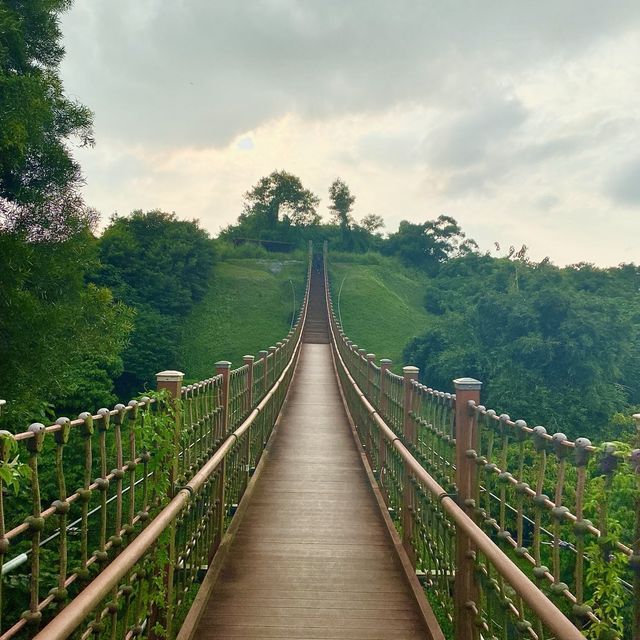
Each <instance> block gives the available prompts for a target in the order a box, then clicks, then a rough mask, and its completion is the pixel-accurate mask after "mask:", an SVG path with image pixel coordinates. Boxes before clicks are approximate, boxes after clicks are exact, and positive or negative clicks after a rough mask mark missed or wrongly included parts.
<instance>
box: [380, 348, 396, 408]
mask: <svg viewBox="0 0 640 640" xmlns="http://www.w3.org/2000/svg"><path fill="white" fill-rule="evenodd" d="M392 364H393V362H392V361H391V360H389V358H382V359H381V360H380V406H379V407H377V409H379V411H380V413H381V414H382V415H383V416H386V415H387V410H388V406H389V405H388V403H387V371H389V369H391V365H392Z"/></svg>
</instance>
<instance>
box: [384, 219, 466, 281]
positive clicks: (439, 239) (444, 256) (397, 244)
mask: <svg viewBox="0 0 640 640" xmlns="http://www.w3.org/2000/svg"><path fill="white" fill-rule="evenodd" d="M476 248H477V245H476V243H475V242H474V241H473V240H470V239H467V237H466V235H465V234H464V232H463V231H462V229H461V228H460V226H459V225H458V223H457V222H456V221H455V220H454V219H453V218H451V217H449V216H439V217H438V218H437V219H436V220H427V221H426V222H422V223H413V222H408V221H407V220H403V221H402V222H401V223H400V226H399V228H398V231H397V232H396V233H392V234H391V235H390V236H389V240H388V242H387V245H386V249H385V250H386V252H387V253H390V254H395V255H398V256H399V257H400V259H401V260H402V261H403V262H404V263H405V264H407V265H408V266H413V267H418V268H420V269H423V270H425V271H426V272H427V273H431V274H434V273H436V272H437V271H438V269H439V268H440V266H441V265H442V264H444V263H445V262H446V261H447V260H448V259H449V258H452V257H455V256H460V255H465V254H467V253H469V252H471V251H473V250H475V249H476Z"/></svg>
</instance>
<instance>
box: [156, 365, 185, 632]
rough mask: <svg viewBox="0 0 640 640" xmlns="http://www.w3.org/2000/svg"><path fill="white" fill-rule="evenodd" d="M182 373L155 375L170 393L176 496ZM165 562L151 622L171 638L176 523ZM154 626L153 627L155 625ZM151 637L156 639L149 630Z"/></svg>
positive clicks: (171, 481)
mask: <svg viewBox="0 0 640 640" xmlns="http://www.w3.org/2000/svg"><path fill="white" fill-rule="evenodd" d="M183 379H184V373H182V372H181V371H161V372H160V373H157V374H156V388H157V389H158V391H162V390H166V391H167V393H168V394H169V402H170V405H171V409H172V410H173V411H174V412H175V421H174V430H173V454H172V459H171V466H170V468H169V495H170V496H171V497H173V496H175V495H176V493H177V488H178V484H179V483H178V480H179V474H180V455H181V451H180V433H181V430H182V412H181V410H180V396H181V394H182V381H183ZM167 555H168V558H169V559H168V562H167V564H166V565H165V567H164V585H165V590H166V594H165V599H164V606H163V607H162V608H159V607H157V606H155V605H154V608H153V609H152V612H151V619H152V620H157V621H159V622H160V624H161V625H162V626H164V628H165V630H166V631H167V634H168V635H169V637H170V634H171V633H172V623H173V582H174V572H175V567H176V560H177V557H176V525H175V522H173V523H172V524H171V526H170V527H169V540H168V550H167ZM154 626H155V625H154ZM150 637H151V638H155V637H157V636H156V634H155V631H154V630H153V629H152V631H151V635H150Z"/></svg>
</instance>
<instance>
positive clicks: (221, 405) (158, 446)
mask: <svg viewBox="0 0 640 640" xmlns="http://www.w3.org/2000/svg"><path fill="white" fill-rule="evenodd" d="M310 253H311V252H310ZM326 258H327V255H326V247H325V251H324V256H322V255H319V256H315V257H314V258H313V259H312V258H311V255H310V260H309V275H308V281H307V290H306V294H305V299H304V302H303V305H302V307H301V310H300V314H299V318H298V320H297V322H296V324H295V325H294V327H293V328H292V330H291V331H290V333H289V335H287V336H286V338H285V339H284V340H282V342H279V343H277V345H275V346H273V347H271V348H269V350H266V351H261V352H260V354H259V357H257V358H254V357H253V356H246V357H245V361H244V363H243V365H242V366H241V367H239V368H236V369H232V368H231V365H230V363H229V362H218V363H217V364H216V371H215V374H214V375H213V376H212V377H211V378H209V379H207V380H203V381H202V382H199V383H197V384H191V385H187V386H183V385H182V378H183V374H182V373H180V372H177V371H163V372H161V373H159V374H158V385H157V387H158V391H157V392H155V393H153V394H151V393H150V394H149V395H148V396H145V397H142V398H139V399H137V400H132V401H131V402H129V403H128V405H126V406H125V405H121V404H120V405H117V406H116V407H115V408H114V409H112V410H108V409H100V410H99V411H98V412H97V414H95V415H92V414H91V413H82V414H81V415H80V416H79V417H78V418H77V419H74V420H69V419H67V418H60V419H58V420H57V421H56V422H55V423H54V424H52V425H49V426H45V425H42V424H32V425H31V426H30V427H29V428H28V429H27V430H26V431H23V432H19V433H17V434H14V435H12V434H9V433H7V432H2V433H0V455H1V456H2V460H3V461H4V463H5V464H3V466H2V475H1V477H0V484H1V485H2V491H0V565H1V566H2V575H3V580H2V587H1V589H2V590H1V598H2V599H1V602H0V612H1V615H2V620H1V625H2V626H1V628H0V640H7V639H9V638H33V637H35V638H37V639H38V640H59V639H62V638H68V637H74V638H109V639H120V638H138V637H144V638H169V639H174V638H179V639H180V640H189V639H191V638H354V639H355V638H361V639H365V638H367V639H368V638H381V639H392V638H407V639H408V638H433V639H439V638H456V640H466V639H474V638H476V639H479V638H500V639H507V638H519V637H522V638H530V639H532V640H535V639H540V640H542V639H544V638H547V639H548V638H557V639H562V640H570V639H578V638H582V637H584V636H585V635H586V636H587V637H592V638H607V639H608V638H621V639H622V638H638V637H640V621H639V619H640V618H639V616H640V581H639V575H638V570H639V567H640V547H639V545H640V522H638V518H640V516H638V513H639V509H638V505H637V504H635V505H627V508H628V511H629V513H631V514H635V515H634V516H633V517H632V520H631V522H632V524H631V525H630V526H629V527H628V529H629V530H628V531H627V530H620V528H618V529H615V530H613V529H612V528H611V527H610V526H609V524H608V523H609V518H608V515H609V513H608V511H609V509H612V508H613V505H615V495H616V494H615V491H616V487H618V486H619V483H620V482H624V483H626V484H627V485H629V486H631V487H632V488H635V489H634V492H633V493H632V495H637V494H638V491H637V483H638V475H637V473H636V471H637V469H638V464H639V463H640V452H639V451H638V450H635V451H631V450H629V451H620V450H617V449H616V448H615V447H614V446H613V445H607V446H603V447H596V446H595V445H592V444H591V443H590V442H589V441H588V440H586V439H577V440H575V441H570V440H568V439H567V438H566V437H565V436H564V435H563V434H559V433H556V434H553V435H551V434H548V433H547V432H546V430H545V429H544V428H543V427H541V426H537V427H535V428H531V427H529V426H527V424H526V423H525V422H524V421H522V420H516V421H513V420H511V419H510V418H509V416H507V415H497V414H496V412H495V411H492V410H489V409H486V408H485V407H483V406H482V405H481V404H480V386H481V385H480V383H479V382H478V381H476V380H473V379H470V378H462V379H458V380H455V381H454V386H455V394H450V393H444V392H440V391H436V390H434V389H431V388H429V387H427V386H425V385H423V384H421V383H420V382H419V381H418V374H419V372H418V370H417V369H416V368H415V367H410V366H409V367H404V369H403V375H397V374H396V373H394V372H393V371H392V363H391V362H390V361H388V360H380V361H379V363H377V364H376V361H375V356H374V354H371V353H367V352H366V350H365V349H362V348H358V347H357V346H356V345H354V344H353V343H352V342H351V341H350V340H349V339H348V338H347V337H346V336H345V334H344V332H343V331H342V329H341V326H340V323H339V322H338V321H337V319H336V316H335V315H334V313H333V306H332V302H331V296H330V293H329V286H328V277H327V269H326V262H327V260H326ZM383 312H384V311H383V310H381V313H383ZM375 321H376V319H375V318H371V322H375ZM16 456H18V457H17V458H16ZM16 492H17V493H16ZM16 495H17V496H18V497H16ZM52 495H53V496H54V497H55V499H54V500H53V501H52V503H51V501H46V500H45V499H44V496H52ZM27 497H30V499H27ZM588 509H590V511H588ZM587 513H596V514H597V518H596V519H594V520H593V521H589V520H587V519H586V514H587ZM633 518H635V520H634V519H633ZM634 527H635V530H634ZM627 538H628V540H627ZM594 548H595V552H594ZM613 564H616V566H617V568H620V566H622V567H623V568H624V569H625V570H626V571H627V573H624V572H623V575H625V576H626V577H627V578H628V579H620V578H619V577H614V578H612V579H610V580H609V582H608V583H607V582H606V579H605V580H604V581H603V580H602V579H596V578H594V576H596V577H597V576H602V575H605V576H606V575H607V572H606V569H607V567H609V566H611V565H613ZM617 575H619V574H616V576H617ZM598 589H600V590H602V589H607V590H608V593H609V594H610V595H609V596H608V598H609V599H607V597H605V598H602V594H601V593H600V594H598V597H597V598H594V593H596V592H597V590H598ZM603 601H604V602H605V603H606V602H610V603H611V606H610V607H607V606H601V604H600V605H596V604H595V603H602V602H603Z"/></svg>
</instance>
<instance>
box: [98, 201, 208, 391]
mask: <svg viewBox="0 0 640 640" xmlns="http://www.w3.org/2000/svg"><path fill="white" fill-rule="evenodd" d="M98 248H99V255H100V262H101V265H100V267H99V268H98V270H97V272H96V274H95V276H94V280H95V281H96V282H97V283H99V284H101V285H105V286H108V287H110V288H111V289H112V290H113V293H114V296H115V297H116V299H117V300H120V301H122V302H125V303H126V304H127V305H129V306H131V307H133V308H134V309H135V310H136V315H135V318H134V325H135V326H134V331H133V334H132V336H131V342H130V345H129V348H128V349H127V350H126V352H125V353H124V371H123V372H122V375H121V376H120V377H119V379H118V381H117V385H116V386H117V389H118V390H119V392H120V393H121V394H123V395H126V394H131V393H134V392H136V391H139V390H140V389H141V388H142V387H143V386H144V384H145V383H148V382H150V381H151V380H152V379H153V376H154V375H155V374H156V373H157V372H158V371H159V370H161V369H166V368H171V367H176V366H177V365H178V359H179V348H180V335H179V333H180V332H179V324H180V323H179V319H180V318H182V317H184V316H185V315H186V314H187V313H188V312H189V311H190V310H191V308H192V307H193V305H194V304H195V303H196V302H198V301H199V300H201V299H202V297H203V296H204V294H205V293H206V292H207V289H208V286H209V281H210V276H211V271H212V269H213V265H214V261H215V253H214V249H213V241H212V240H211V238H210V237H209V235H208V234H207V232H206V231H204V230H203V229H201V228H200V227H199V226H198V223H197V221H188V220H178V218H177V217H176V216H175V215H174V214H170V213H164V212H162V211H158V210H154V211H149V212H147V213H144V212H143V211H140V210H137V211H134V212H133V213H132V214H131V215H130V216H128V217H115V218H113V219H112V221H111V224H110V225H109V226H108V227H107V229H106V230H105V232H104V234H103V235H102V237H101V238H100V240H99V244H98Z"/></svg>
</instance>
